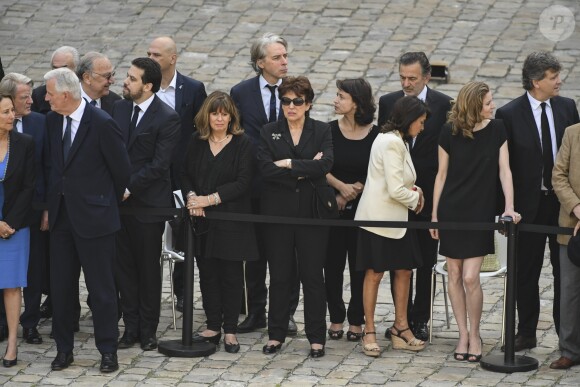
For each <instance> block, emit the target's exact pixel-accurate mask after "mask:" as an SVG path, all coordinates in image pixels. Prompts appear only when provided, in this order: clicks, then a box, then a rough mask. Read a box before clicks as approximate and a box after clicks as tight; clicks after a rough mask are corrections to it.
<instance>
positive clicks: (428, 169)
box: [378, 52, 451, 341]
mask: <svg viewBox="0 0 580 387" xmlns="http://www.w3.org/2000/svg"><path fill="white" fill-rule="evenodd" d="M399 77H400V80H401V87H402V89H403V90H401V91H395V92H393V93H389V94H385V95H383V96H382V97H381V98H380V99H379V119H378V124H379V126H382V125H383V124H385V123H386V122H387V120H388V119H389V117H390V115H391V111H392V110H393V106H394V105H395V102H396V101H397V100H398V99H400V98H402V97H403V96H405V95H412V96H415V97H418V98H419V99H420V100H422V101H423V102H425V103H426V104H427V106H428V107H429V110H431V116H430V117H429V119H428V120H427V121H425V130H423V131H422V132H421V133H420V134H419V135H418V136H417V137H416V138H415V140H414V142H412V143H411V144H410V145H411V158H412V159H413V165H414V166H415V170H416V171H417V185H418V186H419V187H421V189H422V190H423V195H424V197H425V204H424V207H423V211H421V213H420V214H414V213H413V214H412V215H411V216H410V218H409V221H423V222H428V221H430V220H431V209H432V206H433V185H434V184H435V176H437V166H438V165H439V163H438V158H437V149H438V144H439V133H440V132H441V127H442V126H443V124H444V123H445V121H446V120H447V112H449V110H450V109H451V104H450V101H451V97H449V96H448V95H445V94H443V93H440V92H438V91H435V90H433V89H431V88H429V87H428V86H427V83H428V82H429V80H430V79H431V64H430V63H429V59H427V56H426V55H425V53H423V52H407V53H405V54H403V55H402V56H401V57H400V58H399ZM417 238H418V239H419V248H420V250H421V258H422V260H423V266H422V267H420V268H419V269H417V273H416V275H415V277H416V281H415V283H416V286H415V300H414V301H413V277H411V287H410V291H409V307H408V320H409V325H410V327H411V329H412V331H413V334H414V335H415V337H416V338H418V339H419V340H423V341H427V340H428V339H429V326H428V322H429V309H430V306H431V278H432V273H431V271H432V268H433V265H434V264H435V262H437V241H436V240H434V239H433V238H431V235H430V234H429V230H417ZM393 277H394V273H392V272H391V284H392V283H393ZM390 333H391V331H390V329H387V330H386V332H385V336H387V337H388V336H389V334H390Z"/></svg>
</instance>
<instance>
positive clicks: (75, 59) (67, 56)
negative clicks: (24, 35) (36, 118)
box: [32, 46, 80, 114]
mask: <svg viewBox="0 0 580 387" xmlns="http://www.w3.org/2000/svg"><path fill="white" fill-rule="evenodd" d="M79 60H80V56H79V52H78V51H77V49H76V48H74V47H71V46H62V47H59V48H57V49H56V50H54V52H53V53H52V57H51V58H50V67H51V68H52V69H53V70H54V69H59V68H62V67H66V68H68V69H71V70H72V71H76V68H77V66H78V64H79ZM45 96H46V85H40V86H38V87H37V88H36V89H34V90H33V91H32V111H33V112H37V113H42V114H46V113H48V112H49V111H50V104H49V103H48V101H46V99H45Z"/></svg>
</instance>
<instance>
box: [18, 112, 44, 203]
mask: <svg viewBox="0 0 580 387" xmlns="http://www.w3.org/2000/svg"><path fill="white" fill-rule="evenodd" d="M22 131H23V132H24V133H25V134H28V135H29V136H31V137H32V138H33V139H34V174H35V176H36V178H35V184H34V199H33V200H34V201H35V202H41V203H42V202H44V201H45V200H46V179H45V177H44V168H43V165H42V163H43V159H44V137H45V134H46V116H44V115H42V114H40V113H36V112H31V113H30V114H28V115H26V116H23V117H22Z"/></svg>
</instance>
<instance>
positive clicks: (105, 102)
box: [89, 90, 121, 116]
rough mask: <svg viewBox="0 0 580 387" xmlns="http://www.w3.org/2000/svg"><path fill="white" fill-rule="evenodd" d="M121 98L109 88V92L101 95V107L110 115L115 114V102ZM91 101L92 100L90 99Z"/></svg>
mask: <svg viewBox="0 0 580 387" xmlns="http://www.w3.org/2000/svg"><path fill="white" fill-rule="evenodd" d="M120 99H121V96H120V95H119V94H117V93H114V92H112V91H110V90H109V94H107V95H105V96H103V97H101V109H103V110H104V111H106V112H107V113H108V114H109V115H110V116H112V115H113V106H114V105H115V102H117V101H118V100H120ZM89 102H90V101H89Z"/></svg>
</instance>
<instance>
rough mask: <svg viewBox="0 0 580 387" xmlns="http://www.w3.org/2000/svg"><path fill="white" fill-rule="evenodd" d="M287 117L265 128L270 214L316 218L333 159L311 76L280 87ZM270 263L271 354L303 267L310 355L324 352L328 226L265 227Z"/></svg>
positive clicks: (264, 205)
mask: <svg viewBox="0 0 580 387" xmlns="http://www.w3.org/2000/svg"><path fill="white" fill-rule="evenodd" d="M279 95H280V102H281V105H282V110H283V112H284V117H285V119H283V120H280V121H277V122H273V123H270V124H267V125H265V126H264V127H263V129H262V132H261V142H260V148H259V150H258V163H259V167H260V169H261V171H262V176H263V186H262V197H261V212H262V214H264V215H275V216H290V217H300V218H314V217H315V215H314V212H313V209H312V206H313V194H314V187H315V186H327V182H326V174H327V173H328V172H330V168H331V167H332V162H333V153H332V138H331V132H330V126H329V125H328V124H327V123H323V122H320V121H316V120H313V119H311V118H310V117H309V116H308V113H309V110H310V108H311V107H312V101H313V99H314V91H313V90H312V86H311V85H310V81H309V80H308V78H306V77H303V76H299V77H287V78H285V79H284V81H282V84H281V85H280V88H279ZM263 237H264V240H265V242H264V244H265V246H264V247H265V250H266V258H267V259H268V264H269V267H270V302H269V312H268V336H269V340H268V342H267V344H266V345H265V346H264V348H263V352H264V353H266V354H271V353H276V352H277V351H278V350H279V349H280V348H281V347H282V343H284V341H285V339H286V335H287V330H288V319H289V315H290V293H291V289H292V286H293V281H292V279H293V278H295V276H294V275H293V274H292V273H295V272H296V270H298V276H299V278H300V281H301V282H302V289H303V294H304V325H305V331H306V337H307V338H308V341H309V342H310V356H312V357H322V356H324V354H325V352H324V344H325V339H326V332H325V331H326V296H325V289H324V275H323V266H324V260H325V257H326V244H327V239H328V228H326V227H315V226H302V225H298V226H293V225H286V224H269V225H268V227H265V228H264V233H263Z"/></svg>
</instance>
